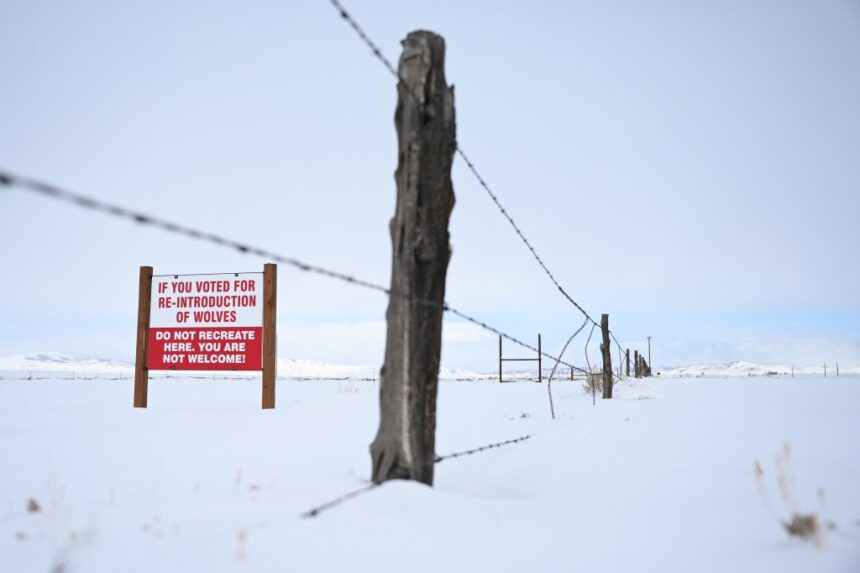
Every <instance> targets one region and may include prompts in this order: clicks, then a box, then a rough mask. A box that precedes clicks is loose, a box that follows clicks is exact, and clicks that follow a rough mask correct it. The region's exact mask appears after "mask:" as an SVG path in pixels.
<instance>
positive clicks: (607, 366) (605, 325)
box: [600, 314, 612, 399]
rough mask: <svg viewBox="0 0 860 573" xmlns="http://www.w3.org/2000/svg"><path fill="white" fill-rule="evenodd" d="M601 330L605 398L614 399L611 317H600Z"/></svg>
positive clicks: (606, 315)
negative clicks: (610, 338) (610, 344)
mask: <svg viewBox="0 0 860 573" xmlns="http://www.w3.org/2000/svg"><path fill="white" fill-rule="evenodd" d="M600 330H601V332H602V334H603V342H602V343H601V345H600V352H602V353H603V398H604V399H610V398H612V351H611V348H610V346H609V315H608V314H604V315H602V316H601V317H600Z"/></svg>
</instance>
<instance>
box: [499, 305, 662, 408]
mask: <svg viewBox="0 0 860 573" xmlns="http://www.w3.org/2000/svg"><path fill="white" fill-rule="evenodd" d="M600 330H601V337H602V342H601V344H600V352H601V355H602V358H603V368H602V370H601V372H602V374H603V382H604V383H603V388H604V390H603V394H604V396H603V397H604V398H612V355H611V352H610V346H609V315H608V314H604V315H602V316H601V319H600ZM648 338H649V340H648V347H649V350H648V352H649V356H650V352H651V350H650V346H651V340H650V338H651V337H650V336H649V337H648ZM620 350H621V348H620V346H619V352H620ZM620 360H621V356H620V355H619V361H620ZM505 362H537V363H538V368H537V370H538V376H537V381H538V382H543V348H542V345H541V335H540V334H538V336H537V358H505V355H504V347H503V337H502V335H499V382H504V381H505V375H504V363H505ZM624 362H625V367H624V371H625V374H624V375H626V376H627V377H628V378H629V377H630V349H629V348H627V349H625V350H624ZM593 375H594V373H589V376H593ZM633 376H634V378H646V377H650V376H651V366H650V365H649V364H648V361H646V360H645V356H644V355H642V354H640V353H639V351H638V350H634V353H633ZM618 377H619V378H621V377H622V365H621V364H620V363H619V364H618ZM570 379H571V380H575V379H576V371H575V370H574V368H573V367H571V369H570Z"/></svg>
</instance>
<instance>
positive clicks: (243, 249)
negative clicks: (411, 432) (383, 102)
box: [0, 0, 622, 517]
mask: <svg viewBox="0 0 860 573" xmlns="http://www.w3.org/2000/svg"><path fill="white" fill-rule="evenodd" d="M329 2H330V4H331V5H332V6H334V8H335V9H336V10H337V11H338V13H339V15H340V16H341V18H342V19H343V20H345V21H346V22H347V24H348V25H349V26H350V28H351V29H352V30H353V31H354V32H355V34H356V35H357V36H358V37H359V39H360V40H361V41H362V42H363V43H364V44H365V45H366V46H367V47H368V48H370V50H371V53H372V55H373V56H374V57H375V58H376V59H378V60H379V61H380V63H381V64H382V65H383V67H384V68H385V69H386V70H387V71H388V72H389V73H390V74H391V75H392V76H394V77H395V78H396V79H397V82H398V87H401V86H402V87H403V88H404V90H405V92H406V94H407V95H408V97H412V98H415V99H416V100H419V101H420V96H419V94H416V93H414V92H413V91H412V90H411V89H409V88H408V87H407V84H406V82H404V81H403V78H402V77H401V76H400V74H399V73H398V71H397V69H396V67H395V66H394V65H393V64H392V62H391V60H389V59H388V58H387V57H386V56H385V55H384V53H383V52H382V50H381V49H380V48H379V46H378V44H377V43H376V42H374V41H373V40H372V39H371V37H370V36H369V35H368V34H367V33H366V32H365V31H364V29H363V28H362V27H361V26H360V25H359V24H358V22H357V21H356V20H355V19H354V18H353V16H352V15H351V14H350V13H349V12H348V11H347V10H346V9H345V7H344V6H343V4H341V2H340V1H339V0H329ZM455 152H456V154H457V155H458V156H459V157H460V158H461V159H462V160H463V161H464V163H465V165H466V167H467V168H468V171H469V172H470V173H471V174H472V176H473V177H474V178H475V180H476V181H477V183H478V185H479V186H480V187H481V188H482V189H483V190H484V191H485V192H486V193H487V195H488V197H489V198H490V200H491V201H492V203H493V204H494V205H495V207H496V208H497V210H498V212H499V214H500V215H501V216H502V217H503V218H504V219H505V220H506V221H507V222H508V224H509V225H510V226H511V228H512V229H513V231H514V233H515V234H516V236H517V237H518V239H519V240H520V241H521V242H522V243H523V245H525V247H526V249H527V250H528V252H529V253H530V255H531V257H532V258H533V259H534V260H535V261H536V263H537V264H538V266H539V267H540V269H541V271H542V272H543V274H545V275H546V276H547V277H548V279H549V280H550V281H551V283H552V284H553V286H554V287H555V288H556V290H558V292H559V293H560V294H561V295H562V297H563V298H564V299H565V300H566V301H567V302H568V303H570V304H571V305H572V306H573V307H574V308H575V309H576V310H577V311H578V312H579V313H580V314H581V315H582V316H583V322H582V325H581V326H579V328H578V329H576V330H575V332H574V333H573V334H572V335H571V336H570V337H569V338H568V339H567V341H566V342H565V344H564V346H563V347H562V348H561V351H560V352H559V353H558V356H555V355H552V354H550V353H547V352H544V351H543V350H542V349H540V348H536V347H535V346H533V345H531V344H528V343H526V342H524V341H522V340H520V339H519V338H518V337H516V336H514V335H512V334H510V333H508V332H505V331H504V330H502V329H501V328H498V327H495V326H492V325H490V324H488V323H487V322H485V321H484V320H481V319H478V318H476V317H474V316H472V315H470V314H468V313H466V312H463V311H461V310H459V309H457V308H455V307H452V306H451V305H449V304H448V303H447V301H444V302H441V303H440V302H438V301H434V300H430V299H426V298H421V297H416V296H414V295H411V294H410V293H405V292H398V291H396V290H393V289H390V288H386V287H384V286H382V285H379V284H376V283H373V282H370V281H367V280H364V279H361V278H358V277H356V276H353V275H351V274H348V273H344V272H340V271H336V270H332V269H329V268H326V267H323V266H319V265H315V264H311V263H307V262H305V261H302V260H299V259H297V258H294V257H290V256H286V255H282V254H279V253H276V252H274V251H273V250H271V249H266V248H262V247H258V246H254V245H251V244H248V243H245V242H242V241H239V240H236V239H234V238H230V237H226V236H223V235H221V234H218V233H213V232H209V231H204V230H200V229H197V228H194V227H192V226H189V225H186V224H182V223H175V222H171V221H168V220H166V219H164V218H161V217H158V216H153V215H149V214H145V213H142V212H140V211H136V210H134V209H130V208H127V207H124V206H122V205H119V204H115V203H109V202H106V201H102V200H100V199H95V198H93V197H90V196H87V195H83V194H80V193H77V192H74V191H70V190H68V189H65V188H62V187H59V186H57V185H53V184H50V183H47V182H44V181H41V180H38V179H34V178H29V177H23V176H19V175H16V174H13V173H11V172H8V171H3V170H0V189H7V190H13V189H17V190H22V191H25V192H30V193H34V194H37V195H41V196H43V197H47V198H49V199H53V200H57V201H61V202H65V203H68V204H71V205H73V206H74V207H77V208H80V209H85V210H90V211H95V212H99V213H102V214H104V215H108V216H111V217H114V218H118V219H122V220H125V221H127V222H131V223H135V224H137V225H141V226H148V227H151V228H154V229H157V230H160V231H163V232H165V233H169V234H173V235H177V236H182V237H185V238H189V239H195V240H198V241H203V242H207V243H210V244H212V245H215V246H218V247H220V248H225V249H229V250H233V251H235V252H238V253H240V254H245V255H251V256H256V257H260V258H264V259H267V260H269V261H272V262H276V263H280V264H284V265H287V266H289V267H292V268H295V269H297V270H299V271H301V272H305V273H310V274H315V275H318V276H322V277H326V278H328V279H331V280H336V281H339V282H342V283H345V284H349V285H354V286H357V287H361V288H364V289H368V290H372V291H375V292H379V293H382V294H384V295H387V296H389V297H399V298H404V299H407V300H408V301H410V302H411V303H417V304H423V305H430V306H434V307H437V308H440V309H441V310H442V311H444V312H446V313H450V314H451V315H453V316H456V317H458V318H460V319H462V320H464V321H466V322H468V323H471V324H473V325H475V326H477V327H479V328H481V329H483V330H485V331H487V332H490V333H492V334H495V335H497V336H500V337H502V338H504V339H506V340H508V341H509V342H512V343H514V344H516V345H518V346H520V347H522V348H525V349H527V350H529V351H532V352H535V353H537V354H539V355H540V356H543V357H546V358H548V359H550V360H552V361H553V362H554V365H553V368H552V371H551V373H550V376H549V379H548V382H547V392H548V397H549V403H550V412H551V415H552V419H555V417H556V416H555V405H554V401H553V396H552V386H551V384H552V379H553V377H554V376H555V373H556V371H557V368H558V366H559V365H564V366H567V367H569V368H571V370H572V371H576V372H580V373H582V374H584V375H585V376H586V379H587V380H588V383H589V384H590V385H591V390H592V404H596V394H595V383H594V380H592V373H593V372H592V370H593V369H592V366H591V361H590V359H589V356H588V348H589V344H590V342H591V338H592V336H593V334H594V330H595V328H596V327H597V326H598V322H597V321H595V320H594V318H592V316H591V315H590V314H589V313H588V311H586V310H585V308H584V306H583V305H582V304H580V303H579V302H577V301H576V300H575V299H574V298H573V297H572V296H571V295H570V294H569V292H568V290H567V289H565V287H564V286H563V285H562V284H561V283H560V282H559V280H558V279H557V278H556V276H555V274H554V273H553V272H552V271H551V270H550V268H549V266H548V265H547V263H546V262H545V260H544V258H543V257H541V256H540V254H539V253H538V251H537V250H536V248H535V247H534V244H533V242H532V241H530V240H529V239H528V237H527V236H526V235H525V233H524V232H523V230H522V227H521V225H519V224H518V223H517V222H516V220H515V219H514V217H513V216H512V214H511V213H510V211H509V210H508V209H506V208H505V206H504V205H503V204H502V202H501V200H500V199H499V195H498V193H497V192H495V191H494V190H493V188H492V187H491V186H490V185H489V184H488V183H487V181H486V179H485V178H484V177H483V176H482V175H481V173H480V171H479V170H478V168H477V166H476V164H475V162H474V161H472V159H470V156H469V155H467V154H466V152H465V151H464V150H463V148H462V147H461V146H460V144H459V143H457V146H456V149H455ZM589 323H591V325H592V326H591V330H590V332H589V335H588V338H587V340H586V342H585V348H584V350H585V361H586V364H587V369H584V368H581V367H579V366H576V365H575V364H573V363H572V362H568V361H565V360H564V354H565V352H566V351H567V349H568V347H569V345H570V344H571V343H572V342H573V340H574V339H575V338H576V336H577V335H578V334H580V333H581V332H582V331H583V330H584V329H585V327H586V326H588V324H589ZM609 335H610V336H611V337H612V339H613V341H614V342H615V343H616V345H617V347H618V353H619V367H620V365H621V355H622V348H621V344H620V342H619V341H618V340H617V338H616V337H615V334H614V333H613V332H612V331H611V330H610V331H609ZM613 374H614V373H613ZM618 378H619V380H620V379H621V377H620V376H618ZM531 437H532V436H531V435H526V436H522V437H520V438H516V439H513V440H507V441H504V442H497V443H493V444H488V445H486V446H481V447H478V448H473V449H470V450H465V451H462V452H455V453H453V454H447V455H444V456H436V457H435V458H434V459H433V461H432V463H440V462H442V461H445V460H448V459H456V458H459V457H464V456H470V455H474V454H476V453H480V452H484V451H487V450H490V449H494V448H498V447H503V446H506V445H511V444H515V443H520V442H523V441H525V440H527V439H530V438H531ZM380 485H381V484H380V483H371V484H369V485H367V486H365V487H363V488H361V489H358V490H355V491H353V492H350V493H347V494H345V495H342V496H340V497H338V498H335V499H333V500H332V501H330V502H327V503H325V504H322V505H320V506H317V507H315V508H312V509H310V510H308V511H307V512H305V513H303V514H302V515H303V517H314V516H316V515H319V513H320V512H322V511H325V510H327V509H330V508H331V507H335V506H337V505H339V504H341V503H343V502H345V501H347V500H349V499H353V498H355V497H358V496H360V495H363V494H365V493H367V492H369V491H372V490H373V489H375V488H377V487H379V486H380Z"/></svg>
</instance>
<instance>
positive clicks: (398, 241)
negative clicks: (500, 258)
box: [370, 31, 457, 485]
mask: <svg viewBox="0 0 860 573" xmlns="http://www.w3.org/2000/svg"><path fill="white" fill-rule="evenodd" d="M398 75H399V77H400V82H399V83H398V85H397V95H398V101H397V111H396V112H395V115H394V123H395V127H396V129H397V140H398V157H399V159H398V164H397V171H396V172H395V180H396V182H397V206H396V208H395V213H394V218H393V219H392V220H391V223H390V226H389V231H390V233H391V243H392V266H391V294H390V295H389V297H388V311H387V314H386V319H387V334H386V340H385V362H384V365H383V367H382V370H381V372H380V383H379V402H380V412H379V414H380V416H379V430H378V432H377V434H376V438H375V439H374V440H373V443H372V444H371V446H370V455H371V461H372V465H373V473H372V480H373V481H374V482H375V483H382V482H384V481H386V480H390V479H409V480H415V481H420V482H423V483H425V484H428V485H433V466H434V459H435V456H436V452H435V446H436V443H435V442H436V395H437V390H438V385H439V379H438V375H439V357H440V353H441V347H442V314H443V308H444V307H443V304H444V300H445V278H446V275H447V271H448V261H449V260H450V258H451V247H450V244H449V240H448V239H449V235H448V221H449V219H450V216H451V210H452V209H453V208H454V188H453V185H452V184H451V165H452V163H453V161H454V152H455V150H456V146H457V143H456V136H455V123H454V91H453V89H452V88H450V87H449V86H448V84H447V82H446V80H445V40H444V38H442V37H441V36H439V35H437V34H434V33H433V32H426V31H417V32H412V33H410V34H409V35H408V36H406V39H405V40H404V41H403V53H402V54H401V56H400V62H399V64H398ZM405 295H408V296H405ZM412 297H414V298H412ZM417 299H421V300H422V301H431V303H428V302H418V300H417Z"/></svg>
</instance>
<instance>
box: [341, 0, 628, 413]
mask: <svg viewBox="0 0 860 573" xmlns="http://www.w3.org/2000/svg"><path fill="white" fill-rule="evenodd" d="M329 3H330V4H331V5H332V6H333V7H334V9H335V10H336V11H337V13H338V14H339V15H340V17H341V19H343V20H344V21H345V22H346V23H347V24H348V25H349V27H350V28H351V29H352V30H353V32H355V34H356V35H357V36H358V38H359V39H360V40H361V42H362V43H364V44H365V45H366V46H367V47H368V48H369V49H370V52H371V54H372V55H373V57H375V58H376V59H377V60H378V61H379V62H380V63H381V64H382V66H383V67H384V68H385V69H386V70H387V71H388V73H389V74H390V75H391V76H393V77H394V78H395V79H396V80H397V83H398V87H403V88H404V90H405V92H406V93H407V94H408V95H409V96H410V97H412V98H413V99H415V100H416V101H420V97H419V95H418V94H415V93H414V92H413V91H412V90H411V89H409V88H408V87H407V83H406V82H405V81H404V80H403V78H402V77H401V76H400V73H399V72H398V70H397V68H396V67H395V66H394V64H393V63H392V61H391V60H390V59H388V58H387V57H386V56H385V54H384V53H383V51H382V50H381V49H380V47H379V44H378V43H377V42H375V41H374V40H373V39H372V38H371V37H370V35H369V34H368V33H367V32H366V31H365V29H364V28H363V27H362V26H361V24H359V23H358V21H357V20H356V19H355V18H354V17H353V15H352V14H351V13H350V12H349V11H348V10H347V9H346V7H345V6H344V5H343V4H342V3H341V2H340V0H329ZM455 151H456V154H457V155H458V156H459V157H460V158H461V159H462V160H463V161H464V162H465V164H466V167H467V168H468V170H469V172H470V173H471V174H472V175H473V176H474V177H475V180H476V181H477V182H478V184H479V185H480V186H481V188H483V189H484V191H486V193H487V195H488V196H489V198H490V200H491V201H492V202H493V204H494V205H495V206H496V208H497V209H498V211H499V213H500V214H501V215H502V216H503V217H504V219H505V220H507V222H508V223H509V224H510V226H511V228H512V229H513V230H514V233H515V234H516V235H517V237H518V238H519V239H520V241H521V242H522V243H523V244H524V245H525V246H526V248H527V249H528V251H529V253H530V254H531V256H532V258H534V260H535V261H536V262H537V264H538V266H539V267H540V268H541V270H542V271H543V273H544V274H545V275H546V276H547V277H548V278H549V280H550V281H551V282H552V284H553V285H554V286H555V288H556V289H557V290H558V292H559V293H561V295H562V296H563V297H564V299H565V300H567V301H568V302H569V303H570V304H571V305H573V306H574V307H575V308H576V309H577V310H578V311H579V312H580V313H581V314H582V315H583V316H584V317H585V320H586V322H590V323H591V324H592V325H594V326H595V327H596V326H599V324H598V323H597V321H595V320H594V318H592V316H591V315H590V314H589V313H588V311H586V310H585V308H584V307H583V305H581V304H580V303H579V302H577V301H576V300H575V299H574V298H573V297H572V296H571V295H570V294H569V293H568V291H567V290H566V289H565V288H564V287H563V286H562V285H561V283H560V282H559V281H558V280H557V279H556V277H555V275H554V274H553V272H552V271H551V270H550V269H549V267H548V266H547V264H546V263H545V262H544V259H543V258H542V257H541V256H540V255H539V254H538V252H537V250H536V249H535V247H534V245H533V244H532V241H530V240H529V239H528V238H527V237H526V235H525V233H523V231H522V228H521V226H520V225H518V224H517V222H516V221H515V220H514V218H513V216H512V215H511V213H510V211H509V210H508V209H506V208H505V206H504V205H503V204H502V202H501V200H500V199H499V196H498V194H497V193H496V192H494V191H493V189H492V188H491V187H490V185H489V184H488V183H487V181H486V179H484V177H483V176H482V175H481V173H480V172H479V171H478V168H477V166H476V165H475V163H474V162H473V161H472V160H471V159H470V158H469V156H468V155H467V154H466V152H465V151H464V150H463V148H462V146H461V145H460V143H459V142H457V145H456V149H455ZM580 330H581V329H580ZM578 332H579V330H577V333H578ZM609 335H610V336H611V337H612V339H613V340H614V341H615V343H616V344H617V345H618V347H619V359H618V364H619V365H620V364H621V357H620V348H621V343H620V342H618V339H617V338H616V337H615V334H614V333H613V332H612V330H611V329H610V330H609ZM575 336H576V334H574V335H573V336H571V337H570V339H568V342H567V343H565V346H564V349H566V348H567V345H568V344H569V343H570V341H571V340H572V339H573V338H574V337H575ZM586 351H587V346H586ZM610 352H611V351H610ZM561 354H564V350H562V352H561ZM557 367H558V362H556V364H555V366H554V367H553V371H554V370H555V368H557ZM579 370H580V371H581V369H579ZM589 370H591V366H590V364H589ZM613 376H615V377H616V378H618V379H619V380H622V377H621V376H620V375H618V374H615V373H614V372H613ZM549 398H550V409H551V410H554V407H553V404H552V393H551V391H550V392H549Z"/></svg>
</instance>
